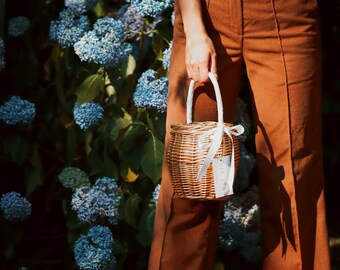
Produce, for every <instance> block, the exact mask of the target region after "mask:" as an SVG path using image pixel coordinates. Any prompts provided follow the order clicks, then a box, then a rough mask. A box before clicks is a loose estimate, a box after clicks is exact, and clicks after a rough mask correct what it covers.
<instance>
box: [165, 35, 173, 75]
mask: <svg viewBox="0 0 340 270" xmlns="http://www.w3.org/2000/svg"><path fill="white" fill-rule="evenodd" d="M171 50H172V41H171V42H170V44H169V48H167V49H166V50H164V52H163V67H164V69H169V68H170V56H171Z"/></svg>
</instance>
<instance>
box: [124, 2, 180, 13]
mask: <svg viewBox="0 0 340 270" xmlns="http://www.w3.org/2000/svg"><path fill="white" fill-rule="evenodd" d="M127 2H130V3H132V4H134V5H135V6H136V8H137V10H138V12H139V13H140V14H142V16H150V17H156V16H158V15H160V14H162V13H163V11H165V10H166V9H167V8H168V7H172V6H173V3H174V0H163V1H162V0H127Z"/></svg>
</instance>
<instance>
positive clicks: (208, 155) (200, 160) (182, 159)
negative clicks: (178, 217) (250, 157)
mask: <svg viewBox="0 0 340 270" xmlns="http://www.w3.org/2000/svg"><path fill="white" fill-rule="evenodd" d="M209 78H210V80H211V81H212V83H213V85H214V90H215V95H216V100H217V109H218V122H212V121H206V122H192V102H193V91H194V81H191V83H190V87H189V91H188V97H187V105H186V106H187V107H186V109H187V111H186V123H185V124H173V125H171V129H172V130H171V132H170V134H171V137H170V144H169V148H168V151H167V161H168V165H169V172H170V179H171V182H172V185H173V188H174V192H175V194H176V196H177V197H179V198H182V199H196V200H226V199H228V198H229V197H230V196H231V195H232V194H233V188H232V184H233V181H234V176H235V172H236V170H237V168H238V164H239V160H240V153H239V147H238V140H237V138H236V137H237V136H238V135H240V134H242V133H243V131H244V129H243V127H242V126H241V125H237V126H232V125H231V124H228V123H224V122H223V106H222V98H221V93H220V88H219V85H218V83H217V80H216V78H215V76H214V75H213V74H212V73H209ZM226 156H227V157H228V159H229V161H230V163H229V164H227V163H228V162H227V161H226V160H225V159H223V157H226ZM219 158H220V159H219ZM213 159H215V160H219V161H218V162H222V161H221V160H223V163H222V164H223V165H222V166H223V168H226V167H228V171H227V172H228V173H225V174H223V175H222V176H221V173H224V171H223V168H222V169H221V170H219V166H220V165H219V164H220V163H217V165H215V168H217V169H215V172H214V169H213V164H212V163H214V162H212V161H213ZM215 164H216V163H215ZM217 171H219V173H216V172H217ZM221 177H222V178H221ZM226 183H227V185H226ZM216 185H217V186H216ZM215 186H216V187H217V188H216V189H215ZM222 186H223V187H222Z"/></svg>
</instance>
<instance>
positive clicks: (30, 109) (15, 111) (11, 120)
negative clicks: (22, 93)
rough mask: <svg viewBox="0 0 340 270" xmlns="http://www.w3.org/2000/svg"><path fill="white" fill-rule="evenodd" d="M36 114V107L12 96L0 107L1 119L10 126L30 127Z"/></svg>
mask: <svg viewBox="0 0 340 270" xmlns="http://www.w3.org/2000/svg"><path fill="white" fill-rule="evenodd" d="M35 114H36V110H35V105H34V104H33V103H31V102H29V101H27V100H24V99H21V98H20V97H18V96H12V97H11V98H10V99H9V100H8V101H7V102H5V103H4V104H3V105H2V106H0V119H1V120H3V121H4V122H5V123H6V124H8V125H17V124H22V125H28V124H30V123H31V122H32V121H33V119H34V117H35Z"/></svg>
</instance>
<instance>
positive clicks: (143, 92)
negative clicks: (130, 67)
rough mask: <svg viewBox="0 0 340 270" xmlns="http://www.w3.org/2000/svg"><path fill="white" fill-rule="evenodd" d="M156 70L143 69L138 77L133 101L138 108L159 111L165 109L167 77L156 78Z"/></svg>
mask: <svg viewBox="0 0 340 270" xmlns="http://www.w3.org/2000/svg"><path fill="white" fill-rule="evenodd" d="M155 76H156V72H155V71H154V70H152V69H149V70H147V71H145V72H144V73H143V74H142V76H141V77H140V78H139V79H138V84H137V89H136V91H135V93H134V95H133V101H134V103H135V105H136V106H137V107H140V108H145V109H149V108H155V109H157V111H159V112H165V111H166V103H167V98H168V79H167V78H166V77H161V78H159V79H156V77H155Z"/></svg>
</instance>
